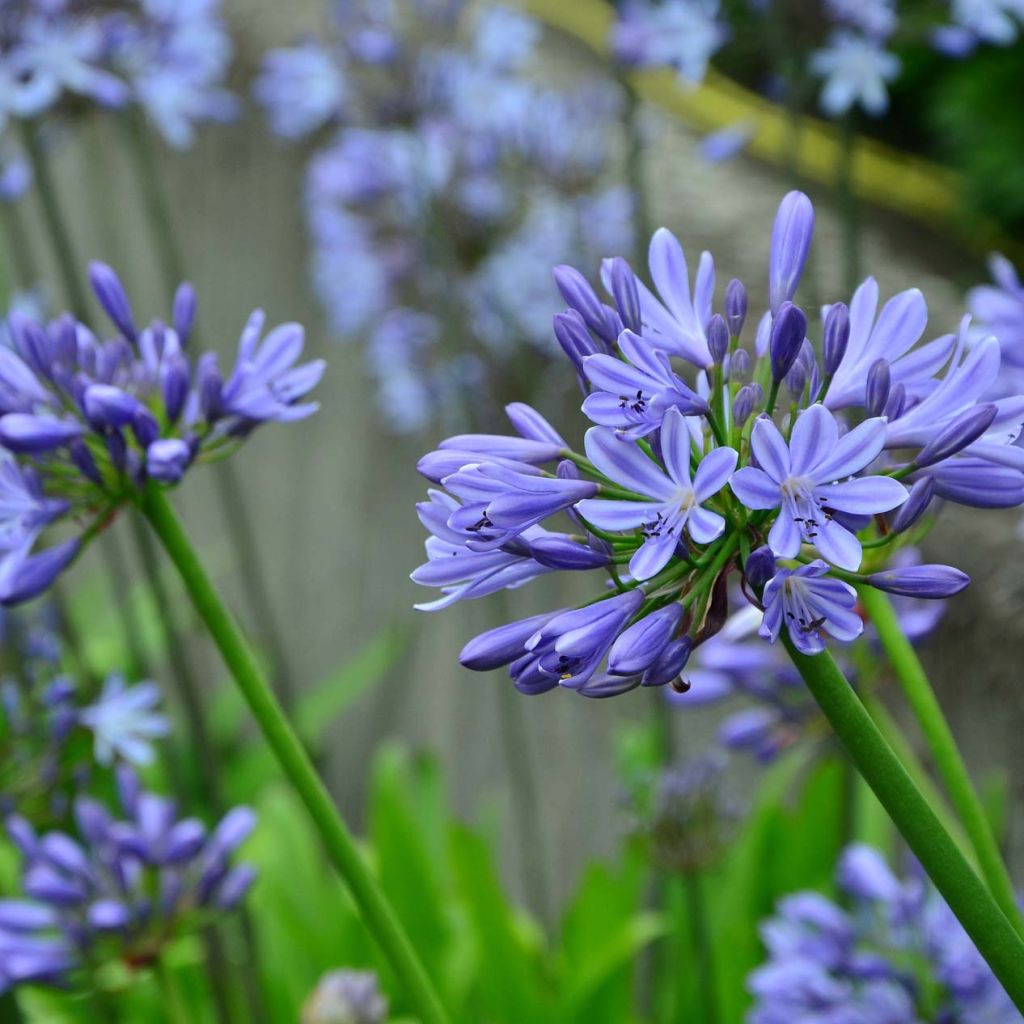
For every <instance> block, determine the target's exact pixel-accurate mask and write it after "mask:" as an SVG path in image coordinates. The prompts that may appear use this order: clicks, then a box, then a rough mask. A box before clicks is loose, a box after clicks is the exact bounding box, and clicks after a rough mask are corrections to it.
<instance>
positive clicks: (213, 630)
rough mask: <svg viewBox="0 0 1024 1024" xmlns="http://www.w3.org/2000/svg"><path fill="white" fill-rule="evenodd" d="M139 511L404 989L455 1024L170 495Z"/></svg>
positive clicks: (432, 1021) (149, 490) (441, 1020)
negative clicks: (277, 697) (215, 587)
mask: <svg viewBox="0 0 1024 1024" xmlns="http://www.w3.org/2000/svg"><path fill="white" fill-rule="evenodd" d="M139 508H140V510H141V512H142V514H143V515H145V517H146V518H147V519H148V520H149V523H150V525H151V526H152V527H153V529H154V531H155V532H156V534H157V536H158V537H159V538H160V540H161V542H162V543H163V545H164V548H165V549H166V550H167V554H168V555H169V556H170V559H171V561H172V562H173V563H174V565H175V567H176V568H177V570H178V572H179V573H180V574H181V578H182V581H183V582H184V584H185V588H186V590H188V593H189V596H190V597H191V598H192V602H193V604H194V605H195V608H196V611H197V612H198V613H199V616H200V618H202V620H203V621H204V622H205V624H206V626H207V628H208V629H209V631H210V635H211V636H212V637H213V640H214V642H215V643H216V644H217V647H218V649H219V650H220V653H221V655H222V656H223V658H224V661H225V662H226V664H227V666H228V668H229V669H230V670H231V673H232V675H234V677H235V682H236V683H237V684H238V688H239V690H240V691H241V692H242V696H243V697H244V698H245V700H246V702H247V703H248V705H249V709H250V710H251V711H252V713H253V716H254V717H255V719H256V721H257V723H258V724H259V726H260V729H261V730H262V731H263V735H264V737H265V738H266V740H267V742H268V743H269V744H270V747H271V749H272V750H273V752H274V755H275V756H276V757H277V760H278V763H279V764H280V766H281V768H282V770H283V771H284V773H285V775H286V776H287V777H288V780H289V782H290V783H291V784H292V786H293V787H294V788H295V791H296V793H298V795H299V796H300V797H301V799H302V801H303V802H304V803H305V805H306V809H307V810H308V811H309V814H310V817H311V818H312V819H313V823H314V824H315V825H316V828H317V830H318V831H319V833H320V837H321V839H322V840H323V843H324V846H325V847H326V849H327V853H328V855H329V856H330V859H331V861H332V862H333V864H334V865H335V867H336V868H337V869H338V872H339V874H340V875H341V877H342V878H343V879H344V881H345V882H346V884H347V885H348V888H349V890H350V892H351V894H352V897H353V899H354V900H355V902H356V904H357V905H358V907H359V909H360V911H361V913H362V915H363V920H364V921H365V923H366V926H367V928H368V929H369V931H370V932H371V934H372V935H373V936H374V938H375V939H376V941H377V943H378V945H379V946H380V948H381V950H382V951H383V953H384V954H385V956H386V957H387V958H388V960H389V961H390V963H391V966H392V968H393V969H394V971H395V974H396V975H397V976H398V979H399V980H400V982H401V983H402V984H403V985H404V986H405V988H406V991H407V993H408V995H409V998H410V1000H411V1001H412V1003H413V1005H414V1006H415V1007H416V1011H417V1013H418V1014H419V1015H420V1019H421V1020H422V1022H423V1024H448V1016H447V1014H446V1013H445V1011H444V1009H443V1008H442V1006H441V1003H440V1001H439V999H438V997H437V994H436V993H435V991H434V988H433V985H432V984H431V981H430V979H429V977H428V976H427V973H426V971H425V970H424V968H423V965H422V963H421V962H420V960H419V958H418V957H417V955H416V952H415V950H414V949H413V947H412V945H411V944H410V942H409V939H408V937H407V935H406V934H405V931H404V930H403V929H402V926H401V924H400V923H399V921H398V919H397V918H396V916H395V913H394V911H393V910H392V908H391V905H390V903H389V902H388V900H387V897H386V896H385V895H384V893H383V892H382V891H381V889H380V886H379V885H378V884H377V882H376V880H375V879H374V877H373V875H372V874H371V872H370V870H369V868H368V867H367V866H366V862H365V861H364V860H363V857H362V854H361V853H360V852H359V849H358V847H357V845H356V841H355V839H354V838H353V836H352V835H351V833H350V832H349V831H348V829H347V828H346V826H345V824H344V822H343V821H342V819H341V817H340V815H339V814H338V811H337V809H336V808H335V806H334V802H333V801H332V800H331V796H330V794H329V793H328V792H327V789H326V787H325V786H324V784H323V782H322V781H321V780H320V778H319V776H318V775H317V773H316V771H315V769H314V768H313V765H312V763H311V762H310V759H309V756H308V754H307V753H306V751H305V748H304V747H303V746H302V743H301V741H300V740H299V738H298V736H297V735H296V733H295V730H294V729H293V728H292V726H291V724H290V723H289V722H288V719H287V718H286V717H285V714H284V712H283V710H282V709H281V706H280V704H279V703H278V702H277V699H276V698H275V696H274V693H273V691H272V690H271V688H270V686H269V684H268V683H267V681H266V679H265V678H264V677H263V673H262V671H261V669H260V667H259V664H258V663H257V661H256V656H255V655H254V653H253V651H252V649H251V648H250V647H249V644H248V643H247V642H246V640H245V638H244V637H243V636H242V633H241V631H240V630H239V628H238V626H237V625H236V623H235V620H234V619H233V618H232V616H231V614H230V613H229V612H228V610H227V608H225V606H224V604H223V602H222V601H221V599H220V597H219V595H218V594H217V592H216V590H215V589H214V587H213V584H212V582H211V581H210V579H209V577H208V576H207V575H206V571H205V570H204V569H203V567H202V565H201V564H200V562H199V559H198V557H197V556H196V552H195V550H194V549H193V547H192V544H191V543H190V541H189V539H188V537H187V535H186V534H185V531H184V529H183V527H182V525H181V522H180V521H179V519H178V517H177V514H176V513H175V511H174V509H173V507H172V506H171V504H170V502H169V501H168V500H167V497H166V495H165V494H164V492H163V490H162V489H161V488H160V487H158V486H157V485H155V484H153V483H150V484H149V485H148V486H147V487H146V489H145V491H144V492H143V494H142V496H141V498H140V501H139Z"/></svg>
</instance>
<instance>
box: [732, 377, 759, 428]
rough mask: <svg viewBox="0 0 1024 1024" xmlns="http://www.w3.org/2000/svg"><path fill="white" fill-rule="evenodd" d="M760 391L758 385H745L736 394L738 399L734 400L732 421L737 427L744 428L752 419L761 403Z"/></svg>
mask: <svg viewBox="0 0 1024 1024" xmlns="http://www.w3.org/2000/svg"><path fill="white" fill-rule="evenodd" d="M759 390H760V389H759V388H758V387H757V385H756V384H744V385H743V387H741V388H740V389H739V391H737V392H736V397H735V398H734V399H733V400H732V421H733V423H734V424H735V425H736V426H737V427H742V426H743V424H744V423H746V422H747V420H749V419H750V417H751V414H752V413H753V411H754V408H755V406H757V404H758V402H759V401H760V399H759V398H758V391H759Z"/></svg>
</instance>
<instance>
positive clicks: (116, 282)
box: [89, 262, 138, 341]
mask: <svg viewBox="0 0 1024 1024" xmlns="http://www.w3.org/2000/svg"><path fill="white" fill-rule="evenodd" d="M89 281H90V283H91V284H92V290H93V292H95V294H96V298H97V299H99V302H100V305H101V306H102V307H103V309H104V311H105V312H106V314H107V316H109V317H110V319H111V321H112V322H113V324H114V326H115V327H117V329H118V330H119V331H120V332H121V333H122V334H123V335H124V336H125V337H126V338H128V340H129V341H135V340H136V338H137V337H138V335H137V332H136V330H135V321H134V318H133V317H132V307H131V303H130V302H129V301H128V296H127V294H126V293H125V290H124V285H122V284H121V279H120V278H119V277H118V276H117V274H115V273H114V270H113V268H112V267H108V266H107V264H106V263H99V262H94V263H90V264H89Z"/></svg>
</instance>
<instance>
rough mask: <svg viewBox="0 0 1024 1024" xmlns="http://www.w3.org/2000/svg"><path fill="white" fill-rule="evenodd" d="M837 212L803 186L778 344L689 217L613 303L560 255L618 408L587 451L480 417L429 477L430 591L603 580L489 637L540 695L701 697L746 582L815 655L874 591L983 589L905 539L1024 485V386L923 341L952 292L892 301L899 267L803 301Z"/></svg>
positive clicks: (630, 275) (428, 469)
mask: <svg viewBox="0 0 1024 1024" xmlns="http://www.w3.org/2000/svg"><path fill="white" fill-rule="evenodd" d="M813 228H814V210H813V207H812V206H811V202H810V200H809V199H808V198H807V197H806V196H804V195H802V194H801V193H791V194H790V195H788V196H786V197H785V199H784V200H783V202H782V203H781V205H780V207H779V212H778V216H777V218H776V222H775V226H774V229H773V231H772V238H771V246H770V257H769V261H768V262H769V267H768V283H769V294H770V308H769V309H768V310H766V311H765V312H764V313H763V315H762V316H760V317H759V318H758V317H749V319H750V320H752V321H755V322H757V324H758V326H757V329H756V331H755V332H754V334H755V336H754V338H753V344H752V345H746V344H744V340H743V337H742V334H743V329H744V324H745V322H746V321H747V320H748V313H749V310H748V299H747V292H746V289H745V288H744V286H743V285H742V283H741V282H739V281H737V280H734V281H732V282H730V284H729V286H728V288H727V289H726V295H725V303H724V307H723V311H722V312H721V313H718V312H715V311H714V305H715V303H714V267H713V262H712V258H711V256H710V254H707V253H705V254H704V255H703V256H702V257H701V260H700V267H699V269H698V273H697V280H696V286H695V289H694V291H693V293H692V294H691V292H690V281H689V273H688V270H687V265H686V257H685V254H684V252H683V249H682V246H681V244H680V243H679V241H678V240H677V239H676V238H675V237H674V236H673V235H671V234H670V233H669V232H667V231H666V230H664V229H660V230H659V231H658V232H657V233H656V234H655V236H654V239H653V241H652V243H651V253H650V265H651V274H652V278H653V280H654V284H655V288H656V292H655V291H654V290H652V289H650V288H649V287H647V286H646V285H645V284H643V282H642V281H640V279H639V278H638V276H637V275H636V274H635V273H634V272H633V270H632V269H631V268H630V267H629V265H628V263H626V261H625V260H623V259H621V258H615V259H610V260H606V261H605V263H604V265H603V268H602V279H603V281H604V284H605V287H606V288H607V291H608V293H609V295H608V297H607V299H603V298H602V297H600V296H599V295H598V293H597V292H596V290H595V289H594V288H593V286H592V285H591V284H590V283H589V282H588V281H587V279H586V278H585V277H584V276H583V275H582V274H580V273H579V272H578V271H575V270H573V269H572V268H569V267H564V266H560V267H558V268H557V269H556V271H555V278H556V283H557V286H558V289H559V291H560V292H561V294H562V297H563V298H564V299H565V300H566V302H568V303H569V307H570V308H569V309H568V310H567V311H566V312H564V313H562V314H559V315H558V316H557V317H556V319H555V333H556V334H557V336H558V340H559V342H560V344H561V346H562V348H563V350H564V351H565V353H566V355H567V356H568V360H569V364H570V366H571V369H572V371H573V372H574V373H575V374H576V376H577V377H578V379H579V381H580V383H581V385H582V386H583V389H584V392H585V397H584V400H583V404H582V412H583V413H584V415H585V416H587V417H589V418H590V419H591V420H592V421H596V424H597V425H596V426H592V427H591V428H590V429H589V430H587V431H586V432H585V434H584V440H583V444H582V446H581V447H582V451H578V450H576V449H575V448H574V446H573V445H572V443H571V442H570V441H568V440H566V439H565V438H563V437H562V436H561V434H559V433H558V432H556V431H555V430H554V429H553V428H552V427H551V425H550V424H549V423H547V421H546V420H544V419H543V417H542V416H541V415H540V414H539V413H538V412H537V411H536V410H534V409H532V408H530V407H529V406H525V405H522V404H521V403H514V404H513V405H510V406H509V407H508V412H509V417H510V419H511V420H512V423H513V426H514V427H515V430H516V434H515V435H499V434H464V435H459V436H456V437H452V438H449V439H448V440H447V441H444V442H442V444H441V446H440V447H439V448H438V449H437V450H436V451H433V452H430V453H429V454H427V455H426V456H424V458H423V459H422V460H421V462H420V465H419V468H420V471H421V472H422V473H423V475H424V476H426V477H427V478H428V479H429V480H430V481H431V482H432V483H433V484H434V485H435V486H439V487H440V488H441V489H435V490H433V491H432V492H431V495H430V501H429V502H427V503H424V504H423V505H421V506H420V516H421V519H422V521H423V523H424V524H425V525H426V526H427V528H428V530H429V531H430V533H431V535H432V536H431V538H430V539H429V540H428V542H427V553H428V558H429V561H428V562H427V563H426V564H425V565H424V566H422V567H420V568H419V569H418V570H416V572H415V573H414V574H413V578H414V579H415V580H417V582H420V583H423V584H426V585H428V586H437V587H440V588H441V591H442V597H441V598H440V599H439V600H437V601H433V602H430V603H427V604H424V605H421V606H420V607H422V608H424V609H435V608H441V607H446V606H449V605H451V604H453V603H455V602H457V601H459V600H461V599H464V598H471V597H479V596H484V595H486V594H490V593H492V592H494V591H495V590H497V589H499V588H505V587H518V586H521V585H523V584H525V583H526V582H528V581H530V580H532V579H535V578H536V577H538V576H540V575H544V574H548V573H550V572H553V571H570V572H580V571H585V572H590V573H592V574H593V575H592V576H591V578H592V579H599V580H602V581H603V583H601V584H600V585H598V586H596V587H595V589H594V594H593V597H592V599H591V600H590V601H588V602H587V603H586V604H584V605H582V606H580V607H576V608H562V609H558V610H556V611H551V612H547V613H542V614H538V615H534V616H530V617H528V618H526V619H523V620H521V621H519V622H514V623H510V624H508V625H505V626H500V627H498V628H497V629H494V630H490V631H489V632H487V633H484V634H482V635H481V636H479V637H477V638H476V639H474V640H472V641H470V642H469V643H468V644H467V645H466V646H465V648H464V649H463V651H462V658H461V660H462V662H463V664H464V665H466V666H467V667H469V668H472V669H475V670H480V671H483V670H488V669H493V668H497V667H499V666H508V670H509V674H510V676H511V678H512V680H513V682H514V684H515V686H516V687H517V688H518V689H519V690H521V691H522V692H524V693H543V692H546V691H549V690H553V689H556V688H559V687H561V688H565V689H572V690H576V691H577V692H578V693H580V694H583V695H585V696H591V697H609V696H613V695H615V694H619V693H624V692H626V691H628V690H631V689H633V688H634V687H637V686H663V685H666V684H671V685H672V688H673V689H675V690H677V691H679V693H680V694H686V693H687V691H688V690H690V689H691V688H690V686H689V680H688V670H687V666H688V664H689V662H690V658H691V655H694V657H695V659H696V660H695V662H694V665H695V668H696V669H697V670H698V671H695V673H694V679H698V678H699V677H700V673H699V669H700V661H701V653H700V652H701V649H702V647H703V645H705V644H707V643H712V642H713V640H714V638H715V636H716V634H718V633H719V632H720V631H721V630H723V627H726V628H728V627H727V624H728V623H729V622H730V603H731V602H732V601H735V600H740V601H741V602H744V603H745V604H747V605H748V607H749V608H750V612H749V616H750V617H751V618H750V621H749V628H748V629H747V630H746V635H751V634H753V633H754V632H756V633H758V634H759V635H760V637H761V638H762V640H763V641H767V642H768V643H772V644H773V643H776V642H778V641H782V640H784V639H788V640H789V641H790V642H791V643H792V645H793V646H794V647H795V648H796V649H797V650H799V651H801V652H803V653H804V654H805V655H815V654H818V653H820V652H821V651H822V650H824V648H825V645H826V643H827V642H828V641H829V640H835V641H839V642H840V643H849V642H850V641H853V640H855V639H856V638H857V637H859V636H860V635H861V633H862V632H863V630H864V623H863V620H862V617H861V616H860V614H859V613H858V611H857V609H856V603H857V595H856V587H857V586H860V587H875V588H877V589H880V590H883V591H885V592H887V593H890V594H893V595H895V596H896V597H897V598H898V599H900V600H907V601H913V602H919V601H935V600H937V599H938V600H941V599H944V598H947V597H951V596H952V595H954V594H956V593H958V592H959V591H960V590H962V589H963V588H964V587H965V586H966V585H967V584H968V582H969V579H968V577H967V576H966V575H965V574H964V573H962V572H960V571H959V570H958V569H956V568H954V567H952V566H946V565H922V564H917V563H908V562H907V561H906V560H905V559H904V557H903V552H904V549H905V546H906V544H907V543H908V538H910V536H911V535H912V534H913V535H914V536H916V535H918V534H919V533H921V532H922V530H923V529H924V528H926V527H927V525H928V524H929V523H930V521H931V517H932V509H931V502H932V500H933V498H934V497H935V496H942V497H944V498H946V499H948V500H952V501H959V502H962V503H964V504H970V505H975V506H980V507H993V506H1011V505H1016V504H1019V503H1021V501H1022V500H1024V459H1022V458H1021V456H1020V449H1018V448H1017V447H1016V446H1015V445H1014V444H1013V443H1012V442H1013V441H1015V440H1016V438H1017V436H1018V434H1019V432H1020V426H1021V422H1022V421H1024V396H1019V395H1010V396H1009V397H1006V398H1000V399H997V400H995V401H988V400H987V399H986V395H987V393H988V392H989V391H990V390H991V388H992V386H993V384H994V382H995V380H996V379H997V378H998V373H999V365H1000V363H999V346H998V343H997V342H996V341H995V339H993V338H987V339H984V338H983V339H981V340H980V341H978V342H976V343H974V345H973V347H970V346H968V344H967V339H968V325H967V323H966V322H965V323H964V324H962V325H961V329H960V331H959V334H958V335H957V336H955V337H954V336H952V335H949V336H944V337H941V338H939V339H936V340H935V341H931V342H928V343H926V344H924V345H921V346H919V347H917V348H915V347H914V346H915V344H916V342H917V341H918V340H919V339H920V338H921V336H922V334H923V332H924V329H925V326H926V310H925V308H924V300H923V298H922V297H921V296H920V294H919V293H917V292H915V291H913V290H911V291H909V292H905V293H903V294H902V295H900V296H897V297H896V298H895V299H893V300H890V302H889V303H887V304H886V306H885V307H884V308H883V310H882V313H881V314H880V315H879V316H878V317H877V320H876V317H875V309H876V305H877V286H876V285H875V284H874V282H873V281H869V282H866V283H865V284H864V285H862V286H861V288H860V289H858V292H857V295H856V296H855V297H854V301H853V304H852V307H847V305H846V304H845V303H843V302H834V303H831V304H830V305H828V306H826V307H824V309H823V313H822V322H821V326H820V332H817V331H815V329H814V328H813V327H812V326H811V325H810V324H809V323H808V319H807V316H806V314H805V313H804V312H803V311H802V310H801V309H800V307H799V306H797V305H795V304H794V300H795V299H796V297H797V290H798V288H799V284H800V279H801V276H802V274H803V271H804V267H805V264H806V261H807V259H808V254H809V251H810V245H811V237H812V234H813ZM816 334H817V335H818V337H819V339H820V343H819V346H816V345H815V342H814V341H813V340H812V339H813V338H814V336H815V335H816ZM886 353H888V355H889V356H890V357H891V358H886ZM848 367H853V369H852V370H848V369H847V368H848ZM862 372H863V374H864V376H863V377H862V378H861V380H860V382H858V376H859V375H860V374H861V373H862ZM833 389H835V390H834V391H833ZM741 614H742V613H741ZM744 621H746V620H744ZM930 621H932V623H934V618H932V619H931V620H930ZM695 652H696V653H695ZM765 657H766V658H767V660H768V661H771V660H772V658H773V657H774V656H770V655H767V654H766V655H765ZM754 663H757V659H756V657H755V659H754ZM761 667H762V669H763V668H765V666H764V665H762V666H761ZM712 675H713V673H712ZM721 678H722V675H721V673H719V674H718V679H719V680H721ZM698 696H699V695H695V698H697V697H698ZM680 699H681V700H685V699H687V698H686V697H685V696H683V697H681V698H680ZM769 732H770V730H769ZM761 735H762V738H763V739H764V744H765V749H766V750H767V749H769V747H771V742H770V737H769V736H768V735H767V733H766V732H764V731H762V733H761ZM758 742H760V741H758Z"/></svg>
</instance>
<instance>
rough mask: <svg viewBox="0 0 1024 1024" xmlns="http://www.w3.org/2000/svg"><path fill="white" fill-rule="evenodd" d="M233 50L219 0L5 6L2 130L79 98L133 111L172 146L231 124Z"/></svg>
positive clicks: (0, 61) (67, 0)
mask: <svg viewBox="0 0 1024 1024" xmlns="http://www.w3.org/2000/svg"><path fill="white" fill-rule="evenodd" d="M232 49H233V47H232V42H231V38H230V36H229V34H228V31H227V26H226V24H225V22H224V20H223V18H222V17H221V14H220V2H219V0H177V2H175V3H168V2H167V0H136V2H133V3H128V2H123V0H122V2H117V0H115V2H111V3H103V4H94V3H87V2H85V0H61V2H58V3H23V4H13V5H8V6H7V7H6V8H5V10H4V12H3V16H2V20H0V128H2V126H3V122H4V120H5V119H6V118H8V117H11V118H21V119H34V118H39V117H41V116H44V115H46V114H49V113H51V112H53V111H56V110H58V109H60V110H61V111H62V112H63V111H66V110H69V109H70V110H73V109H74V107H75V105H76V104H80V103H81V102H82V101H83V100H86V101H89V102H91V103H94V104H96V105H97V106H99V107H101V108H105V109H121V108H124V107H126V106H128V105H130V104H138V106H139V107H141V109H142V110H143V111H144V112H145V113H146V115H147V116H148V117H149V119H150V120H151V121H152V122H153V124H154V125H155V126H156V128H157V130H158V131H159V132H160V133H161V135H163V137H164V138H165V139H166V141H167V142H168V143H170V144H171V145H172V146H175V147H177V148H185V147H187V146H189V145H190V144H191V143H192V141H193V138H194V136H195V125H196V124H197V123H199V122H202V121H226V120H229V119H231V118H233V117H234V116H235V113H236V112H237V100H236V99H235V97H233V96H232V95H231V94H230V93H228V92H227V91H226V90H225V89H224V87H223V82H224V78H225V76H226V74H227V69H228V65H229V64H230V60H231V54H232Z"/></svg>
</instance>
